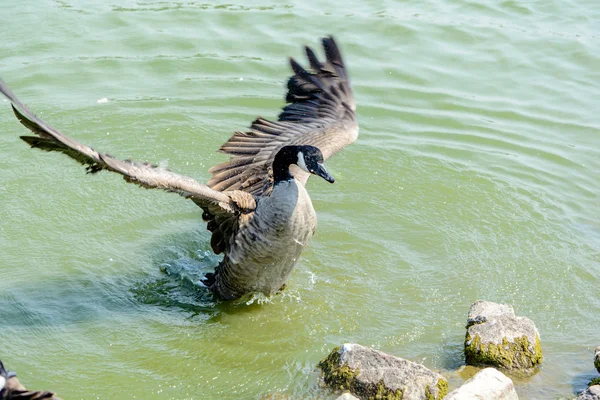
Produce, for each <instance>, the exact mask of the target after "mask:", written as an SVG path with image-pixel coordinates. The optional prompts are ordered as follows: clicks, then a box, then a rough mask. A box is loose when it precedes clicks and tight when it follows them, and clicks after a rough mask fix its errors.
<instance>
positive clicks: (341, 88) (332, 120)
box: [208, 37, 358, 195]
mask: <svg viewBox="0 0 600 400" xmlns="http://www.w3.org/2000/svg"><path fill="white" fill-rule="evenodd" d="M322 42H323V48H324V49H325V56H326V60H325V61H324V62H321V61H319V59H318V58H317V57H316V55H315V53H314V52H313V50H312V49H311V48H310V47H306V55H307V57H308V61H309V63H310V70H308V71H307V70H306V69H304V68H303V67H302V66H300V64H298V63H297V62H296V61H295V60H294V59H293V58H292V59H290V63H291V66H292V70H293V71H294V75H293V76H292V77H291V78H290V79H289V81H288V93H287V96H286V102H287V103H289V104H288V105H287V106H285V107H284V108H283V112H282V113H281V114H279V120H278V121H277V122H274V121H268V120H266V119H263V118H258V119H257V120H256V121H254V122H253V123H252V126H251V127H250V131H249V132H236V133H235V134H234V135H233V136H232V137H231V138H230V139H229V140H228V141H227V143H225V144H224V145H223V146H222V147H221V148H220V151H221V152H223V153H226V154H230V155H231V156H232V157H231V159H230V160H229V161H228V162H225V163H223V164H219V165H216V166H214V167H212V168H211V169H210V170H209V171H210V172H211V173H212V175H213V176H212V179H211V180H210V181H209V182H208V186H210V187H211V188H213V189H215V190H219V191H221V190H232V189H238V190H244V191H247V192H249V193H252V194H255V195H265V194H268V193H269V192H270V190H271V188H272V177H271V171H270V169H271V165H272V163H273V160H274V158H275V155H276V154H277V152H278V151H279V149H281V147H283V146H286V145H312V146H316V147H318V148H319V149H320V150H321V152H322V153H323V156H324V157H325V159H327V158H329V157H331V156H332V155H333V154H335V153H337V152H338V151H340V150H341V149H342V148H344V147H345V146H347V145H349V144H351V143H353V142H354V141H355V140H356V138H357V137H358V124H357V121H356V105H355V103H354V97H353V95H352V89H351V87H350V81H349V79H348V73H347V71H346V67H345V66H344V62H343V60H342V56H341V54H340V51H339V49H338V46H337V45H336V43H335V41H334V40H333V38H332V37H328V38H323V40H322ZM292 172H293V174H294V176H295V177H296V179H298V180H300V181H301V182H303V183H304V182H306V180H307V179H308V177H309V176H310V175H309V174H308V173H306V172H304V171H302V170H300V169H299V168H295V170H294V171H292Z"/></svg>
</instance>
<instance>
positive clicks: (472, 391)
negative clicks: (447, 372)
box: [444, 368, 519, 400]
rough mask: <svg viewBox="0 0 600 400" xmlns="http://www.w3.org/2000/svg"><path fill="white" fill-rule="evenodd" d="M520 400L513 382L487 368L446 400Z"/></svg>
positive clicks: (451, 393) (494, 370)
mask: <svg viewBox="0 0 600 400" xmlns="http://www.w3.org/2000/svg"><path fill="white" fill-rule="evenodd" d="M481 399H486V400H518V399H519V397H518V396H517V392H516V391H515V385H514V384H513V381H512V380H511V379H510V378H508V377H507V376H506V375H504V374H503V373H502V372H500V371H498V370H497V369H495V368H485V369H482V370H481V371H479V372H478V373H476V374H475V375H473V377H472V378H471V379H469V380H468V381H466V382H465V383H464V384H463V385H462V386H461V387H459V388H458V389H456V390H453V391H452V392H450V393H449V394H448V396H446V397H444V400H481Z"/></svg>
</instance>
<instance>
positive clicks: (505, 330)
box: [465, 300, 543, 375]
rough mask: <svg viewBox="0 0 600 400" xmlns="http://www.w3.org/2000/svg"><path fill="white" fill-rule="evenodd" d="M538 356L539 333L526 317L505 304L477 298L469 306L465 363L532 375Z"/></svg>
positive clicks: (536, 367)
mask: <svg viewBox="0 0 600 400" xmlns="http://www.w3.org/2000/svg"><path fill="white" fill-rule="evenodd" d="M542 358H543V356H542V346H541V342H540V337H539V333H538V330H537V329H536V327H535V325H534V323H533V322H532V321H531V320H530V319H529V318H526V317H517V316H516V315H515V312H514V310H513V308H512V307H511V306H510V305H508V304H498V303H492V302H489V301H482V300H479V301H477V302H475V303H473V304H472V305H471V308H470V309H469V314H468V317H467V334H466V337H465V359H466V363H467V364H468V365H487V366H492V367H496V368H500V369H503V370H506V371H510V372H519V373H522V374H525V375H532V374H534V373H535V372H537V369H538V367H539V365H540V364H541V362H542Z"/></svg>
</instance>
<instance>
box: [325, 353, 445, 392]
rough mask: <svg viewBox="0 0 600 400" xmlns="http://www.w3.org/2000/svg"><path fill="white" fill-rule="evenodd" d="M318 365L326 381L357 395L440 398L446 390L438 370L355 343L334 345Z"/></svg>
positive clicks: (334, 387) (333, 386)
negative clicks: (434, 370)
mask: <svg viewBox="0 0 600 400" xmlns="http://www.w3.org/2000/svg"><path fill="white" fill-rule="evenodd" d="M319 368H321V370H322V371H323V377H324V380H325V383H326V384H327V385H329V386H330V387H331V388H333V389H335V390H349V391H350V392H352V394H353V395H355V396H357V397H358V398H360V399H370V398H376V399H388V400H394V399H396V400H400V399H402V400H441V399H442V398H443V397H444V396H445V395H446V394H447V393H448V381H447V380H446V379H445V378H444V377H443V376H441V375H440V374H438V373H436V372H433V371H431V370H429V369H427V368H426V367H424V366H423V365H421V364H417V363H414V362H412V361H408V360H405V359H402V358H399V357H395V356H392V355H389V354H386V353H383V352H381V351H378V350H374V349H370V348H367V347H364V346H361V345H359V344H353V343H346V344H344V345H343V346H341V347H336V348H335V349H334V350H333V351H332V352H331V354H329V356H327V358H325V359H324V360H323V361H321V362H320V363H319Z"/></svg>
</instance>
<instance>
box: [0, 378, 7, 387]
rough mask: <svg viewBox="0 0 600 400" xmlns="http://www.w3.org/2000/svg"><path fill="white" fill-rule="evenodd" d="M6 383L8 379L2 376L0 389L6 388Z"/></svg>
mask: <svg viewBox="0 0 600 400" xmlns="http://www.w3.org/2000/svg"><path fill="white" fill-rule="evenodd" d="M5 384H6V379H4V377H3V376H0V390H2V389H4V385H5Z"/></svg>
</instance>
